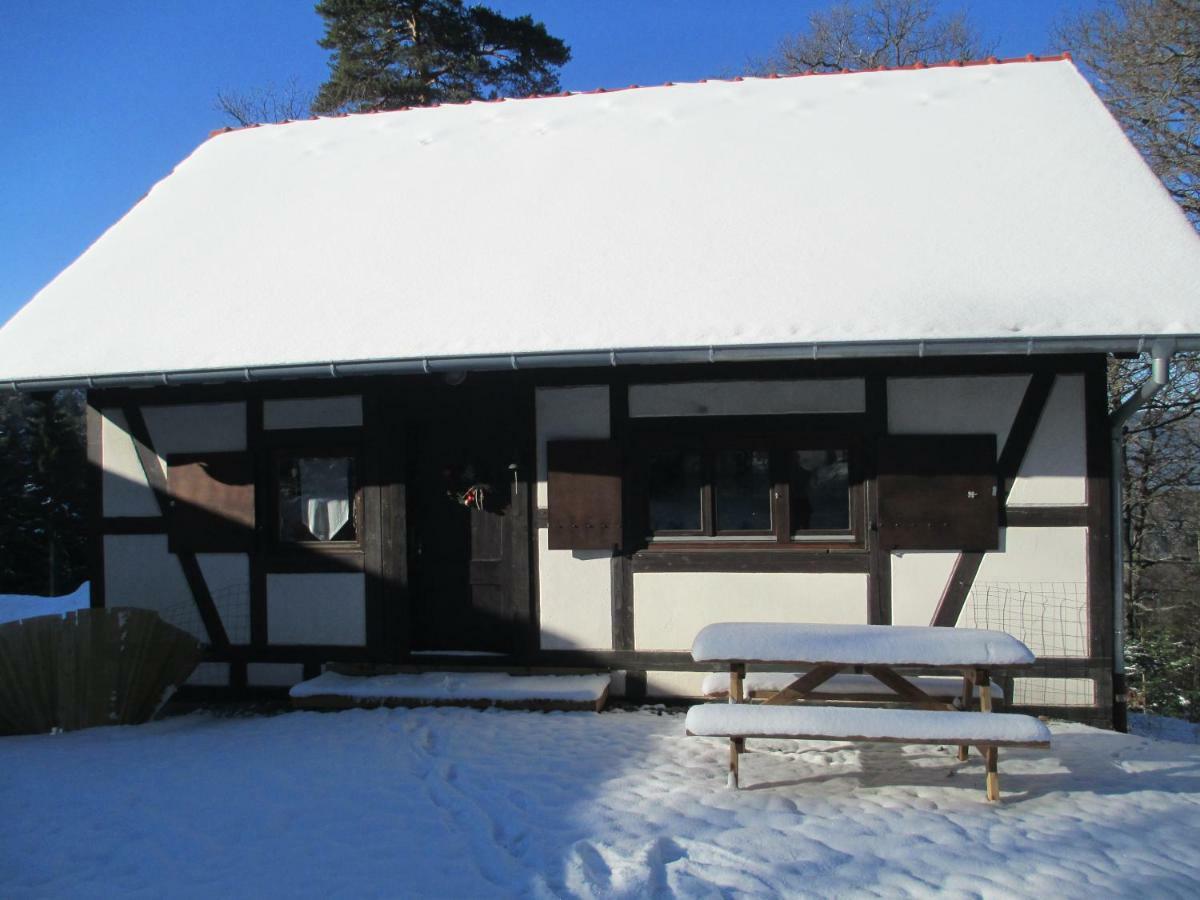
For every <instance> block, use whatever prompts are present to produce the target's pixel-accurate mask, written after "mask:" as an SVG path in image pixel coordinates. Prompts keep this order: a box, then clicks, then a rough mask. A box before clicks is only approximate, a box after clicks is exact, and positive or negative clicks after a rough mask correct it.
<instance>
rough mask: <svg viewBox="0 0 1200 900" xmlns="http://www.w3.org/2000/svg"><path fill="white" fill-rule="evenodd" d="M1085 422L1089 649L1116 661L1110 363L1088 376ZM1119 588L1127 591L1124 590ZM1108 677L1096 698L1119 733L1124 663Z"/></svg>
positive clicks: (1097, 364) (1124, 718)
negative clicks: (1114, 658)
mask: <svg viewBox="0 0 1200 900" xmlns="http://www.w3.org/2000/svg"><path fill="white" fill-rule="evenodd" d="M1084 421H1085V428H1086V432H1087V500H1088V519H1087V535H1088V538H1087V541H1088V542H1087V584H1088V588H1087V591H1088V651H1089V654H1090V655H1091V656H1093V657H1101V658H1105V659H1113V657H1114V655H1115V646H1114V642H1115V637H1116V626H1117V623H1116V621H1115V619H1114V616H1115V611H1116V596H1115V591H1116V587H1115V586H1114V584H1113V577H1114V571H1113V567H1114V556H1115V554H1116V553H1123V552H1124V550H1123V548H1114V547H1113V520H1112V517H1113V514H1114V512H1115V513H1117V514H1120V510H1114V509H1113V496H1112V489H1113V482H1112V479H1113V477H1114V471H1113V469H1114V464H1115V462H1116V460H1114V458H1113V447H1112V439H1111V430H1110V429H1111V426H1110V424H1109V419H1108V366H1107V360H1106V359H1105V358H1104V357H1102V356H1098V357H1096V358H1094V359H1093V360H1092V362H1091V364H1090V365H1089V367H1088V370H1087V372H1086V374H1085V375H1084ZM1121 590H1124V588H1123V587H1122V588H1121ZM1114 663H1115V665H1112V666H1110V667H1109V669H1110V674H1108V675H1106V676H1103V677H1101V678H1099V679H1097V683H1096V700H1097V702H1098V705H1099V706H1100V708H1101V710H1103V711H1105V712H1106V714H1107V717H1108V718H1110V719H1111V724H1112V727H1113V728H1115V729H1116V730H1117V731H1120V732H1125V731H1128V730H1129V722H1128V710H1127V701H1126V683H1125V670H1124V661H1123V660H1120V661H1117V660H1114Z"/></svg>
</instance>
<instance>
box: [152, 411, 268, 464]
mask: <svg viewBox="0 0 1200 900" xmlns="http://www.w3.org/2000/svg"><path fill="white" fill-rule="evenodd" d="M142 415H143V416H145V418H146V429H147V430H148V431H149V432H150V440H151V442H153V444H154V451H155V452H156V453H157V454H158V455H159V457H160V458H163V459H165V458H166V456H167V454H168V453H219V452H222V451H237V450H245V449H246V404H245V403H242V402H237V403H177V404H172V405H171V406H144V407H142Z"/></svg>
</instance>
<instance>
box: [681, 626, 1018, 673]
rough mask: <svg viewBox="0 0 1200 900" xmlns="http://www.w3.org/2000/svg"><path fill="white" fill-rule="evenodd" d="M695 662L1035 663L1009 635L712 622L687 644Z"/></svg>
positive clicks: (983, 631)
mask: <svg viewBox="0 0 1200 900" xmlns="http://www.w3.org/2000/svg"><path fill="white" fill-rule="evenodd" d="M692 658H693V659H695V660H698V661H718V660H759V661H763V662H787V663H790V662H808V663H838V664H844V665H885V666H905V665H911V666H959V665H969V666H981V667H986V666H1022V665H1028V664H1029V663H1031V662H1033V661H1034V656H1033V653H1032V652H1031V651H1030V649H1029V648H1028V647H1026V646H1025V645H1024V644H1022V643H1021V642H1020V641H1018V640H1017V639H1016V638H1015V637H1013V636H1012V635H1011V634H1007V633H1006V632H1003V631H991V630H987V629H982V628H935V627H931V626H925V625H822V624H809V623H802V622H716V623H714V624H712V625H706V626H705V627H704V628H702V629H700V633H699V634H697V635H696V639H695V641H693V642H692Z"/></svg>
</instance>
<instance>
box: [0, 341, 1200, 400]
mask: <svg viewBox="0 0 1200 900" xmlns="http://www.w3.org/2000/svg"><path fill="white" fill-rule="evenodd" d="M1159 340H1166V341H1170V342H1172V343H1173V345H1174V347H1175V349H1176V350H1181V351H1183V350H1200V334H1173V335H1153V334H1146V335H1108V336H1103V337H1035V338H1022V337H1011V338H959V339H941V340H896V341H859V342H852V341H843V342H831V343H821V342H806V343H793V344H753V345H737V346H723V347H717V346H707V347H674V348H661V347H633V348H624V349H619V348H613V349H607V350H578V351H563V352H543V353H509V354H498V355H486V356H440V357H433V356H430V357H417V358H397V359H376V360H354V361H341V362H339V361H329V362H318V363H304V364H297V365H269V366H245V367H239V368H220V369H190V370H177V371H162V372H129V373H122V374H107V375H91V376H80V375H75V376H66V377H53V378H32V379H16V380H6V381H3V382H0V390H3V391H9V392H11V391H53V390H62V389H64V388H87V389H102V388H117V387H122V388H123V387H162V386H171V385H183V384H222V383H230V382H260V381H275V380H282V379H297V378H346V377H352V376H364V375H404V374H430V373H436V372H480V371H498V370H505V369H547V368H557V369H562V368H597V367H607V366H631V365H665V364H681V363H719V362H769V361H795V360H806V361H815V360H830V359H867V358H875V359H913V358H918V359H919V358H924V357H946V356H1014V355H1017V356H1020V355H1025V356H1044V355H1050V354H1072V353H1141V352H1143V351H1148V350H1149V348H1150V346H1151V345H1152V344H1153V343H1154V342H1155V341H1159Z"/></svg>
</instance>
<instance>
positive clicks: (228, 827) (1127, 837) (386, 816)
mask: <svg viewBox="0 0 1200 900" xmlns="http://www.w3.org/2000/svg"><path fill="white" fill-rule="evenodd" d="M683 724H684V717H683V716H682V715H680V714H672V713H669V714H665V715H661V716H660V715H655V714H654V713H653V712H652V711H645V710H643V711H638V712H621V711H615V712H608V713H604V714H601V715H597V714H595V713H548V714H547V713H527V712H504V711H498V710H493V711H486V712H478V711H474V710H466V709H428V708H426V709H414V710H405V709H395V710H389V709H376V710H349V711H346V712H339V713H325V714H322V713H314V712H293V713H285V714H281V715H276V716H270V717H266V716H256V717H241V718H224V717H218V716H215V715H213V714H210V713H194V714H191V715H188V716H181V717H177V718H171V719H167V720H164V721H161V722H156V723H151V724H149V725H140V726H127V727H118V728H103V729H94V730H91V731H83V732H75V733H69V734H61V735H47V736H37V737H9V738H2V739H0V773H2V774H0V809H3V810H4V812H5V815H3V816H0V884H3V885H4V888H3V894H4V895H5V897H6V898H20V897H34V896H36V897H45V896H55V897H63V896H66V897H77V896H88V897H99V896H125V895H136V896H143V897H157V896H171V897H215V896H218V897H264V896H288V897H326V896H337V897H355V898H358V897H400V896H404V897H413V896H416V897H422V896H438V897H448V896H449V897H491V896H506V897H512V896H515V897H554V896H583V897H642V896H669V895H677V896H705V897H711V896H715V895H722V896H767V897H771V896H779V897H784V896H787V897H794V896H832V895H847V894H852V895H881V894H882V895H887V896H900V895H905V894H929V893H932V892H941V893H944V894H946V895H948V896H959V897H966V896H981V895H982V896H1036V897H1044V896H1054V897H1081V898H1089V900H1091V898H1093V897H1095V896H1097V895H1100V896H1115V895H1121V894H1138V895H1141V896H1153V897H1156V898H1158V897H1184V896H1194V895H1195V890H1196V884H1197V883H1198V881H1200V857H1198V856H1197V854H1196V851H1195V848H1196V846H1197V845H1200V778H1198V775H1197V773H1198V771H1200V747H1195V746H1191V745H1187V744H1179V743H1171V742H1165V741H1156V740H1153V739H1149V738H1140V737H1134V736H1127V735H1118V734H1112V733H1108V732H1102V731H1097V730H1093V729H1089V728H1086V727H1084V726H1080V725H1055V726H1054V744H1053V749H1052V750H1049V751H1044V750H1013V751H1008V752H1002V753H1001V760H1000V766H1001V773H1002V784H1003V787H1004V796H1005V799H1004V802H1003V803H1001V804H999V805H991V804H987V803H985V802H983V800H982V798H981V791H980V790H979V785H980V783H981V781H982V766H981V763H980V761H979V757H978V756H977V755H975V754H972V758H971V760H970V761H969V762H967V763H958V762H956V761H955V760H954V758H953V754H952V752H951V751H950V750H949V749H946V750H942V749H941V748H938V747H925V746H902V745H896V744H892V745H882V744H866V745H863V744H845V743H837V742H828V743H826V742H809V743H798V742H793V741H753V740H752V741H750V742H749V746H750V749H751V751H752V752H750V753H748V754H747V755H746V756H745V757H743V760H742V778H743V784H744V789H743V790H741V791H730V790H728V789H726V787H725V769H726V760H727V755H728V742H727V741H724V740H719V739H706V738H688V737H685V736H684V733H683V731H684V727H683Z"/></svg>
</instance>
